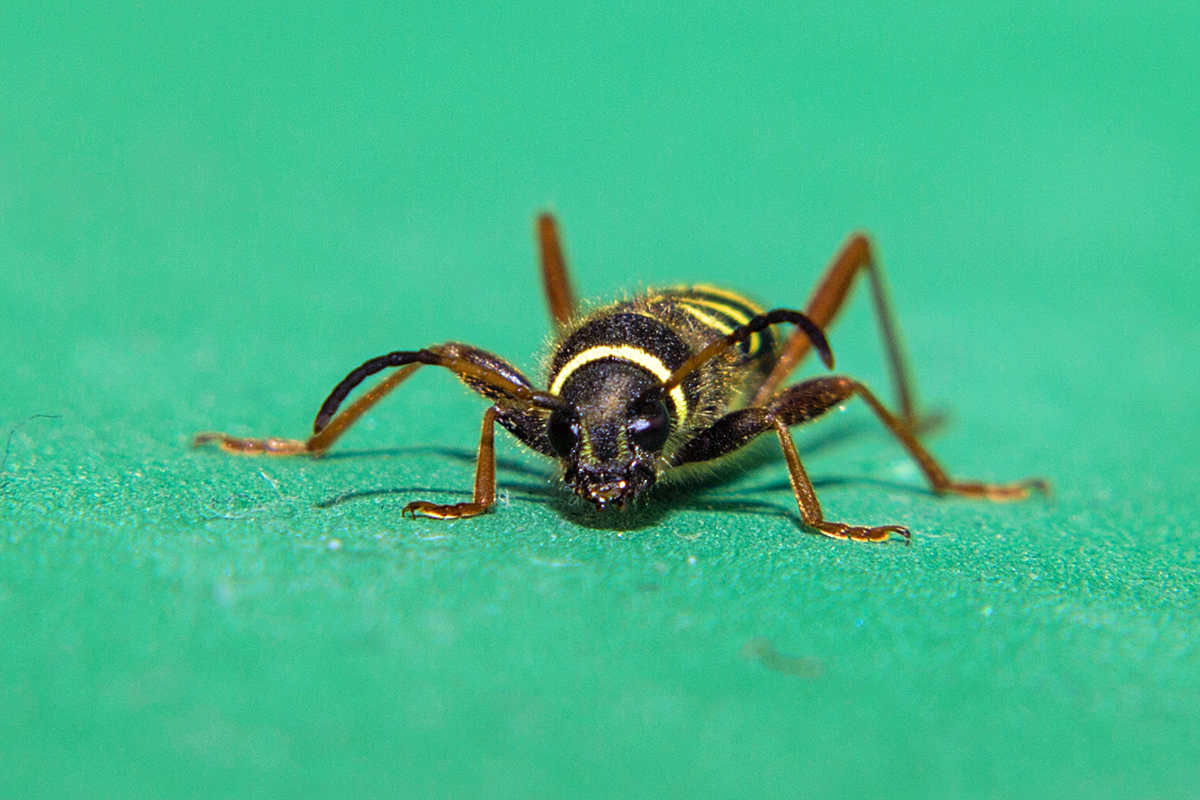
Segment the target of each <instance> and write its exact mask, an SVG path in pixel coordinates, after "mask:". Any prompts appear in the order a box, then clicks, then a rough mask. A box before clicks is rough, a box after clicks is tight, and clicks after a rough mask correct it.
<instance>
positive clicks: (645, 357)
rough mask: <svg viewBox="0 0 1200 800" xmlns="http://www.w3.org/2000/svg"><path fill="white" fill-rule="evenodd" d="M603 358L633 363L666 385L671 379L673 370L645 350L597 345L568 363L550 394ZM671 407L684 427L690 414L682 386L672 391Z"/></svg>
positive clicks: (553, 384)
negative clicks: (572, 376) (580, 371)
mask: <svg viewBox="0 0 1200 800" xmlns="http://www.w3.org/2000/svg"><path fill="white" fill-rule="evenodd" d="M602 358H619V359H622V360H623V361H631V362H633V363H634V364H637V365H638V366H639V367H641V368H642V369H644V370H646V371H647V372H649V373H650V374H651V375H653V376H654V377H656V378H658V379H659V380H660V381H662V382H663V383H666V381H667V378H670V377H671V370H669V369H667V365H666V364H664V363H663V362H662V359H660V358H658V357H657V356H654V355H652V354H650V353H647V352H646V351H645V350H639V349H638V348H636V347H631V346H629V345H627V344H623V345H615V346H614V345H597V346H596V347H589V348H588V349H587V350H584V351H583V352H582V353H579V354H578V355H576V356H575V357H574V358H572V359H571V360H570V361H568V362H567V363H566V366H564V367H563V368H562V369H561V370H560V371H559V373H558V375H557V376H556V377H555V378H554V383H552V384H550V394H558V393H559V392H561V391H562V387H563V385H564V384H566V382H567V379H568V378H570V377H571V375H572V374H573V373H574V372H575V371H576V370H578V369H579V368H580V367H582V366H583V365H584V364H590V363H592V362H593V361H599V360H600V359H602ZM671 405H673V406H675V424H676V425H682V424H683V422H684V420H686V419H687V413H688V406H687V398H686V397H684V395H683V387H682V386H676V387H675V388H674V389H672V390H671Z"/></svg>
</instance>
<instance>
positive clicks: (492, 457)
mask: <svg viewBox="0 0 1200 800" xmlns="http://www.w3.org/2000/svg"><path fill="white" fill-rule="evenodd" d="M495 422H496V407H495V406H492V407H490V408H489V409H488V410H487V411H485V412H484V414H483V432H482V433H481V434H480V437H479V458H478V459H477V460H476V462H475V491H474V494H473V496H472V498H471V502H469V503H453V504H451V505H438V504H437V503H429V502H426V501H424V500H414V501H413V502H411V503H409V504H408V505H406V506H405V507H404V510H403V511H401V512H400V515H401V516H403V515H405V514H411V515H412V518H413V519H416V518H417V517H418V516H422V517H432V518H433V519H463V518H465V517H477V516H479V515H480V514H485V513H487V510H488V509H490V508H491V507H492V504H493V503H495V502H496V444H495V429H496V426H495Z"/></svg>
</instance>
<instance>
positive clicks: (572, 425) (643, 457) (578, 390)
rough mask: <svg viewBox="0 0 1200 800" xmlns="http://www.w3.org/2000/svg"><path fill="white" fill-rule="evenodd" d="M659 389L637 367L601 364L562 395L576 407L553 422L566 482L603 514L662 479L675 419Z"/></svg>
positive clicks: (554, 415)
mask: <svg viewBox="0 0 1200 800" xmlns="http://www.w3.org/2000/svg"><path fill="white" fill-rule="evenodd" d="M657 386H658V382H657V380H656V379H655V378H654V376H653V375H650V374H649V373H648V372H646V370H644V369H642V368H641V367H638V366H637V365H634V364H630V363H628V362H624V361H618V360H602V361H596V362H594V363H592V364H588V365H586V366H583V367H581V368H580V369H579V370H577V371H576V372H575V373H573V374H572V375H571V378H570V380H569V381H568V382H567V383H566V384H565V385H564V386H563V390H562V397H563V399H564V400H566V401H567V402H568V403H569V404H570V405H569V406H568V407H565V408H561V409H556V410H554V411H552V412H551V413H550V416H549V418H548V419H547V422H546V437H547V438H548V439H549V440H550V445H551V447H553V448H554V451H555V452H556V453H557V454H558V456H559V458H560V459H561V461H562V467H563V480H564V481H565V482H566V483H567V485H568V486H570V487H571V489H572V490H573V491H574V492H575V494H577V495H579V496H580V497H582V498H583V499H585V500H587V501H589V502H591V503H593V504H594V505H595V506H596V508H598V509H601V510H604V509H607V508H623V507H624V506H625V504H626V503H627V502H629V501H630V500H632V499H633V498H635V497H637V496H638V495H640V494H641V493H642V492H644V491H646V490H647V489H649V488H650V487H651V486H652V485H654V482H655V480H656V479H657V478H658V463H659V460H660V457H661V454H662V450H663V447H664V446H665V445H666V443H667V438H668V437H669V436H670V433H671V417H670V415H669V414H668V412H667V408H666V406H665V405H664V404H663V402H662V401H661V400H660V399H659V396H658V393H657V392H656V391H654V390H655V388H656V387H657Z"/></svg>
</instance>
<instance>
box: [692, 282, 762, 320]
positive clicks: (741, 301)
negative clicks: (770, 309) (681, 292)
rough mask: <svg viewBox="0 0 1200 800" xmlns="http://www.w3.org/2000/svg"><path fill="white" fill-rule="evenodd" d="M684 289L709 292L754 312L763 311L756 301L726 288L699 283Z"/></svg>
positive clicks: (702, 292) (760, 312)
mask: <svg viewBox="0 0 1200 800" xmlns="http://www.w3.org/2000/svg"><path fill="white" fill-rule="evenodd" d="M685 291H686V292H688V293H691V292H698V293H700V294H711V295H714V296H716V297H723V298H725V299H726V300H728V301H729V302H731V303H735V304H737V305H740V306H745V307H746V308H748V309H750V310H751V311H753V312H754V313H755V314H762V313H763V311H764V309H762V308H760V307H759V306H758V304H757V303H752V302H750V301H749V300H747V299H746V298H745V297H742V296H741V295H740V294H738V293H737V292H731V291H729V290H728V289H720V288H718V287H716V286H709V285H707V284H700V285H699V286H692V287H690V288H688V289H686V290H685ZM688 299H689V300H691V299H694V298H692V297H689V298H688Z"/></svg>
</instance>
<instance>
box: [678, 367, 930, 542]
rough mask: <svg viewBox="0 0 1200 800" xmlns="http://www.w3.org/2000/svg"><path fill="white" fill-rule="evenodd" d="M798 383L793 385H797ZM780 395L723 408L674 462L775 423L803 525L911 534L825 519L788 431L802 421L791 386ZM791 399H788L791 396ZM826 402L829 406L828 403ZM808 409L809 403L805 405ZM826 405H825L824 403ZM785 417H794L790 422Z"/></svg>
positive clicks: (878, 537) (832, 531) (842, 534)
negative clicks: (737, 408) (736, 408)
mask: <svg viewBox="0 0 1200 800" xmlns="http://www.w3.org/2000/svg"><path fill="white" fill-rule="evenodd" d="M795 388H797V387H793V389H795ZM778 401H781V402H776V403H772V404H771V405H769V406H767V407H766V408H762V407H755V406H752V407H750V408H743V409H741V410H740V411H734V412H731V413H729V414H726V415H725V416H724V417H722V418H721V419H719V420H717V421H716V422H715V423H713V424H712V426H711V427H709V428H707V429H706V430H704V431H701V432H700V434H699V435H697V436H696V438H694V439H692V440H691V441H690V442H687V443H686V444H684V445H683V446H682V447H680V448H679V450H677V451H676V452H675V454H674V456H673V457H672V462H673V464H674V465H676V466H682V465H683V464H692V463H697V462H700V461H709V460H712V459H714V458H720V457H721V456H724V455H727V454H729V453H732V452H734V451H736V450H739V449H741V448H742V447H744V446H745V445H747V444H749V443H750V441H751V440H753V439H754V438H756V437H757V436H759V435H760V434H762V433H765V432H766V431H769V430H772V429H774V430H775V432H776V434H777V435H778V436H779V444H780V446H781V447H782V448H783V455H784V458H785V460H786V461H787V467H788V479H789V481H790V482H791V484H792V494H793V495H794V496H795V498H796V505H797V506H798V507H799V509H800V520H801V521H802V522H803V523H804V525H805V526H806V527H808V528H811V529H812V530H814V531H816V532H817V533H820V534H822V535H824V536H829V537H831V538H834V539H851V540H854V541H856V542H882V541H885V540H886V539H888V538H889V537H890V536H891V535H892V534H893V533H895V534H897V535H900V536H903V537H904V539H905V541H908V540H909V539H911V535H910V534H909V532H908V529H907V528H905V527H903V526H901V525H880V526H876V527H869V526H860V525H847V524H846V523H843V522H830V521H829V520H826V519H825V514H824V512H823V511H822V510H821V502H820V501H819V500H818V499H817V493H816V491H815V490H814V489H813V485H812V481H810V480H809V479H808V473H807V472H805V471H804V465H803V464H801V463H800V455H799V454H798V453H797V452H796V445H795V444H794V443H793V442H792V436H791V434H790V433H789V432H788V424H796V423H797V422H800V421H802V420H801V419H799V417H800V416H802V415H800V414H796V413H791V414H788V413H787V412H797V411H799V410H800V409H799V408H798V405H799V404H798V403H797V402H796V397H795V394H794V393H793V392H792V390H788V391H785V392H782V393H781V394H780V396H779V398H778ZM789 401H790V402H789ZM826 408H828V407H826ZM808 410H809V411H812V408H809V409H808ZM823 410H824V409H823ZM819 413H820V412H814V413H811V415H808V416H807V417H806V418H811V417H813V416H818V415H819ZM789 420H794V422H790V423H789Z"/></svg>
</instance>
